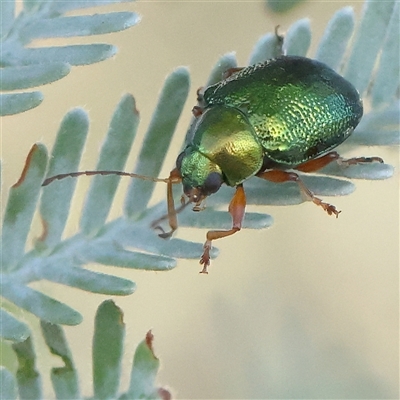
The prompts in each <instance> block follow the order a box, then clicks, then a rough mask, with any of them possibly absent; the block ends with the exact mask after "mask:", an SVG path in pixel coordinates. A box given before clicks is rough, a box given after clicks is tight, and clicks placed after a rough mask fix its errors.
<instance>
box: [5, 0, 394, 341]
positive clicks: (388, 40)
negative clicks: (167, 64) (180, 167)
mask: <svg viewBox="0 0 400 400" xmlns="http://www.w3.org/2000/svg"><path fill="white" fill-rule="evenodd" d="M382 7H383V9H381V8H382ZM386 8H388V9H386ZM388 10H390V12H389V11H388ZM371 13H372V14H374V15H375V19H377V18H382V19H383V20H384V23H383V22H382V21H378V22H377V23H379V25H380V26H385V32H384V34H383V39H382V40H381V41H380V42H379V43H380V47H379V49H378V50H377V51H374V52H369V51H366V50H364V52H365V53H363V54H362V57H361V58H362V59H364V60H365V59H368V58H369V57H372V58H373V60H372V61H371V60H369V61H368V64H372V65H374V69H373V70H372V72H371V71H369V74H368V78H367V81H368V82H369V83H368V85H367V86H365V83H364V81H365V77H364V78H363V79H362V80H361V81H360V82H359V81H358V78H357V79H356V80H355V81H353V83H354V84H356V85H360V86H358V87H359V89H360V90H361V91H362V94H363V97H364V99H365V100H366V104H368V103H369V102H370V99H371V97H372V98H376V100H375V101H372V103H373V107H372V109H371V110H370V111H369V112H368V113H367V114H366V115H365V117H364V118H363V121H362V122H361V124H360V125H359V127H358V128H357V129H356V131H355V133H354V135H352V137H351V138H350V139H349V140H348V141H346V143H345V146H343V147H342V149H346V148H349V147H351V146H353V147H354V146H357V147H358V146H360V145H367V146H370V145H395V144H398V143H399V126H398V115H399V99H398V97H397V93H398V92H397V91H396V90H384V91H380V89H379V88H376V84H375V85H374V81H375V72H374V71H378V72H377V74H378V76H382V75H385V76H386V75H388V76H390V79H391V81H392V82H399V68H392V65H395V66H396V65H398V59H395V56H396V54H394V55H393V54H392V53H391V51H392V50H393V46H394V44H393V43H397V44H398V41H399V37H398V35H396V29H395V28H396V26H397V25H396V24H398V13H399V8H398V4H396V5H395V4H394V2H373V1H371V2H367V3H366V7H365V10H364V14H363V15H364V17H363V18H368V16H369V15H371ZM396 18H397V19H396ZM354 21H355V18H354V13H353V11H352V10H351V9H349V8H344V9H342V10H340V11H339V12H338V13H337V14H336V15H335V16H334V17H333V19H332V21H331V23H330V24H329V25H328V28H327V30H326V32H325V34H324V37H323V40H322V42H321V46H320V47H319V49H318V51H317V58H319V59H322V60H324V61H325V62H327V63H328V64H330V65H331V66H332V67H334V68H335V69H337V70H339V71H345V73H346V71H351V69H352V68H354V66H350V64H351V63H355V62H357V60H356V59H355V58H354V56H352V54H353V52H354V51H355V52H360V51H361V50H359V48H363V49H365V46H364V45H363V44H359V43H360V41H359V40H358V39H357V37H359V34H357V32H358V31H356V32H355V33H354V27H355V26H356V24H355V22H354ZM362 21H363V20H362ZM362 21H361V23H360V24H359V25H360V28H359V29H364V28H363V26H364V25H365V24H364V22H362ZM290 32H292V33H290ZM300 33H301V34H300ZM287 36H289V39H290V37H291V38H292V39H290V40H289V41H288V43H286V44H285V43H284V48H285V49H286V51H287V52H289V53H292V54H303V53H304V52H305V51H306V48H307V47H308V42H309V38H310V36H311V33H310V24H309V22H308V21H307V20H301V21H299V22H297V23H295V24H294V25H293V26H292V27H291V28H289V33H288V35H287ZM352 37H355V38H356V39H355V42H354V44H353V45H352V42H351V38H352ZM296 38H297V39H296ZM277 41H279V38H277V37H276V36H275V35H273V34H271V33H269V34H267V35H266V36H265V37H263V38H261V39H260V41H259V42H258V43H257V44H256V46H255V48H254V51H253V53H252V55H251V58H250V60H251V62H253V61H262V60H263V52H264V50H266V51H265V53H264V57H265V58H270V57H273V56H275V55H277V49H278V48H279V46H278V45H277V44H278V43H277ZM350 50H351V51H350ZM330 54H334V55H335V58H331V57H329V55H330ZM378 54H379V57H378ZM235 65H236V60H235V58H234V56H233V55H232V54H228V55H226V56H224V57H222V58H221V59H220V60H219V61H218V63H217V64H216V66H215V67H214V69H213V70H212V72H211V74H210V78H209V81H208V84H211V83H213V82H215V81H218V80H219V79H220V77H221V75H222V73H223V72H224V71H225V70H226V69H227V68H230V67H234V66H235ZM348 74H349V75H348V76H349V77H351V73H350V72H348ZM358 82H359V83H358ZM394 86H396V85H394ZM397 87H398V86H396V89H397ZM188 88H189V75H188V71H187V69H186V68H178V69H177V70H175V71H174V72H173V73H172V74H171V75H170V76H169V77H168V78H167V80H166V83H165V86H164V89H163V91H162V92H161V95H160V101H159V104H158V105H157V107H156V111H155V112H154V115H153V118H152V122H151V124H150V127H149V129H148V132H147V135H146V138H145V140H144V144H143V145H142V151H141V153H140V155H139V156H138V163H137V165H136V169H135V170H134V172H136V173H142V174H146V175H152V176H157V175H158V173H159V171H160V167H161V165H162V163H163V161H164V156H165V154H166V149H167V147H168V144H169V142H170V140H171V137H172V134H173V132H174V129H175V126H176V124H177V121H178V118H179V115H180V112H181V110H182V107H183V104H184V102H185V101H186V97H187V94H188ZM363 88H364V89H363ZM367 88H368V90H367ZM376 93H379V96H378V95H375V97H374V94H376ZM378 99H379V100H378ZM137 124H138V114H137V112H136V108H135V102H134V99H133V98H132V96H130V95H126V96H125V97H124V98H123V99H122V100H121V102H120V104H119V105H118V106H117V108H116V111H115V113H114V116H113V118H112V121H111V123H110V129H109V133H108V136H107V138H106V139H105V141H104V144H103V147H102V150H101V154H100V157H99V161H98V165H97V168H101V169H103V168H106V169H123V168H124V166H125V161H126V157H127V155H128V153H129V149H130V147H131V144H132V142H133V139H134V136H135V132H136V127H137ZM88 129H89V125H88V118H87V115H86V113H85V112H84V111H83V110H80V109H75V110H72V111H71V112H70V113H68V114H67V115H66V117H65V118H64V120H63V122H62V124H61V127H60V130H59V133H58V137H57V140H56V144H55V146H54V149H53V151H52V156H51V162H50V165H49V170H48V176H50V175H54V174H57V173H65V172H71V171H75V170H78V169H79V160H80V155H81V154H82V151H83V146H84V142H85V139H86V135H87V132H88ZM192 134H193V129H192V128H189V130H188V133H187V140H190V138H191V135H192ZM66 138H73V140H71V139H69V140H67V139H66ZM133 143H134V142H133ZM358 152H359V153H360V155H365V153H364V152H365V149H362V148H359V149H358ZM46 160H47V151H46V149H45V148H44V147H43V146H42V145H40V144H38V145H35V146H34V148H33V150H32V152H31V154H30V156H29V157H28V159H27V163H26V166H25V168H24V172H23V174H22V177H21V179H20V181H19V182H18V183H17V184H16V185H14V188H13V189H12V191H11V193H10V198H9V202H8V205H7V209H6V213H5V217H4V228H3V244H5V245H3V260H4V264H3V270H2V282H3V285H4V287H3V289H2V290H4V292H3V296H4V297H5V298H7V299H8V300H9V301H11V302H13V303H15V304H17V305H18V306H19V307H21V308H23V309H25V310H28V311H29V312H32V313H33V314H35V315H37V316H38V317H40V318H41V319H43V320H44V321H47V322H49V323H57V324H76V323H79V322H80V319H81V317H80V315H79V314H78V313H77V312H76V311H75V310H72V309H70V308H69V307H68V306H66V305H65V304H61V303H59V302H57V301H55V300H53V299H51V298H48V297H46V296H44V295H43V294H41V293H39V292H37V291H35V290H33V289H30V288H28V287H27V286H26V285H27V284H28V283H30V282H33V281H37V280H40V279H44V280H48V281H52V282H57V283H61V284H64V285H68V286H72V287H76V288H80V289H82V290H86V291H90V292H96V293H104V294H114V295H126V294H129V293H132V292H133V291H134V289H135V285H134V283H133V282H131V281H128V280H126V279H121V278H117V277H114V276H111V275H106V274H100V273H97V272H93V271H89V270H86V269H84V268H83V267H84V266H85V265H86V264H87V263H89V262H97V263H100V264H104V265H112V266H118V267H124V268H135V269H148V270H157V271H166V270H169V269H171V268H173V267H174V266H175V265H176V258H198V257H199V255H200V254H201V253H202V244H200V243H192V242H189V241H186V240H180V239H172V240H169V241H165V240H162V239H160V238H159V237H158V236H157V234H156V233H155V232H154V231H153V230H152V229H151V228H150V225H151V222H152V221H154V220H155V219H157V218H159V217H160V216H162V215H163V214H164V213H165V204H159V205H157V206H155V207H152V208H148V200H149V198H150V196H151V193H152V190H153V185H152V184H148V183H147V182H141V181H134V180H133V181H132V183H131V186H130V187H129V189H128V191H127V194H126V197H125V207H124V210H123V214H122V215H121V216H120V217H119V218H117V219H115V220H112V221H107V216H108V213H109V210H110V207H111V204H112V201H113V197H114V194H115V190H116V187H117V185H118V182H119V179H120V178H119V177H116V176H108V177H96V178H94V179H93V181H92V183H91V188H90V190H89V193H88V197H87V200H86V205H85V206H84V208H83V211H82V214H81V222H80V227H79V232H77V233H76V235H74V236H72V237H70V238H67V239H66V240H62V239H61V238H62V234H63V231H64V227H65V223H66V219H67V216H68V214H69V212H70V208H69V207H70V201H71V197H72V195H73V192H74V188H75V185H76V180H75V179H72V178H70V179H65V180H62V181H59V182H54V183H52V184H51V185H49V186H48V187H45V188H44V189H43V192H42V198H41V205H40V215H41V216H42V218H43V235H42V236H41V237H40V238H38V239H37V241H36V244H35V248H34V249H33V250H32V251H30V252H29V253H27V254H25V253H24V248H25V242H26V237H27V233H28V231H29V227H30V223H31V220H32V216H33V213H34V211H35V207H36V204H37V201H38V196H39V193H40V190H41V189H40V185H41V183H42V181H43V179H44V177H45V164H46ZM392 173H393V168H392V167H391V166H390V165H387V164H379V163H376V164H370V165H356V166H350V167H348V168H344V167H339V166H334V165H331V166H328V167H326V168H325V169H324V170H323V171H319V173H318V174H315V175H306V176H304V177H303V179H304V181H305V182H306V184H307V185H308V187H310V189H311V190H312V191H313V192H315V193H316V194H321V195H326V196H328V195H329V196H340V195H345V194H349V193H351V192H352V191H353V190H354V184H353V183H352V182H351V181H349V180H348V178H359V179H385V178H388V177H390V176H391V175H392ZM246 193H247V201H248V204H260V205H287V204H299V203H301V202H302V201H303V199H302V198H301V195H300V192H299V190H298V187H297V185H295V184H291V183H287V184H273V183H270V182H264V181H261V180H257V179H250V180H249V182H246ZM231 196H232V189H231V188H227V187H225V188H223V189H221V190H220V191H219V192H218V194H216V195H214V196H211V197H210V199H209V201H208V203H207V206H208V208H207V210H206V211H204V212H202V213H197V214H194V213H191V212H190V210H184V211H183V212H182V213H181V214H180V215H179V222H180V225H181V226H192V227H196V226H197V227H201V228H228V227H230V224H231V221H230V216H229V214H228V213H227V212H222V211H220V210H219V209H221V208H223V209H226V208H227V205H228V203H229V201H230V198H231ZM74 212H75V210H74ZM271 224H272V218H271V217H270V216H269V215H266V214H263V213H251V212H249V213H246V218H245V223H244V227H245V228H246V227H249V228H256V229H259V228H265V227H268V226H270V225H271ZM215 254H216V250H215V249H214V254H213V255H215ZM8 315H9V314H8ZM7 321H8V322H7ZM3 325H4V326H3V327H2V329H3V331H2V332H3V333H2V334H3V335H4V336H7V337H9V338H10V337H11V338H15V339H14V340H23V338H26V334H27V332H26V326H25V325H24V324H22V323H21V324H18V323H17V320H16V319H15V318H14V317H12V318H9V317H7V318H6V324H3Z"/></svg>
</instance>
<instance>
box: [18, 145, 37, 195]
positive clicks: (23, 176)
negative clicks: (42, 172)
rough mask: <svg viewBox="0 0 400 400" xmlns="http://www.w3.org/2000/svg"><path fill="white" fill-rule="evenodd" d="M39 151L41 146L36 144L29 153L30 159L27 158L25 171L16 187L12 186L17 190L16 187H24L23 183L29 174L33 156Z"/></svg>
mask: <svg viewBox="0 0 400 400" xmlns="http://www.w3.org/2000/svg"><path fill="white" fill-rule="evenodd" d="M38 149H39V146H38V145H37V144H34V145H33V146H32V147H31V150H30V151H29V154H28V157H26V161H25V165H24V169H23V170H22V174H21V176H20V177H19V179H18V181H17V182H16V183H14V185H13V186H12V187H13V188H16V187H18V186H20V185H22V183H23V182H24V180H25V177H26V174H27V173H28V170H29V167H30V165H31V162H32V158H33V155H34V154H35V152H36V151H37V150H38Z"/></svg>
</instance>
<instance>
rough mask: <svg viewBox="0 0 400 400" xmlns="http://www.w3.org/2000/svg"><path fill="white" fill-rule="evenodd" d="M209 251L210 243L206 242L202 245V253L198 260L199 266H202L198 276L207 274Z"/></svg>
mask: <svg viewBox="0 0 400 400" xmlns="http://www.w3.org/2000/svg"><path fill="white" fill-rule="evenodd" d="M210 249H211V242H209V241H208V240H207V242H206V243H205V244H204V252H203V254H202V256H201V258H200V265H202V266H203V269H202V270H201V271H200V274H208V271H207V268H208V266H209V265H210Z"/></svg>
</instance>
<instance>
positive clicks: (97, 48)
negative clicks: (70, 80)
mask: <svg viewBox="0 0 400 400" xmlns="http://www.w3.org/2000/svg"><path fill="white" fill-rule="evenodd" d="M116 52H117V48H116V47H114V46H112V45H110V44H77V45H71V46H62V47H61V46H59V47H41V48H36V49H23V50H21V51H20V52H15V53H16V54H15V55H16V57H17V58H18V61H19V63H20V64H21V65H30V64H45V63H53V62H62V63H68V64H71V65H87V64H93V63H96V62H99V61H104V60H106V59H107V58H110V57H112V56H114V55H115V54H116Z"/></svg>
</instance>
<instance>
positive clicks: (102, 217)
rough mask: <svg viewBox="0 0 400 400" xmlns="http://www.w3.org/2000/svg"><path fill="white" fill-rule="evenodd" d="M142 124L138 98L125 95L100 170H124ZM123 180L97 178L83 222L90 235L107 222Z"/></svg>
mask: <svg viewBox="0 0 400 400" xmlns="http://www.w3.org/2000/svg"><path fill="white" fill-rule="evenodd" d="M138 124H139V112H138V111H137V110H136V104H135V99H134V98H133V96H132V95H125V96H124V97H123V98H122V99H121V101H120V103H119V104H118V106H117V108H116V109H115V111H114V115H113V117H112V120H111V123H110V127H109V130H108V134H107V138H106V140H105V141H104V143H103V146H102V148H101V152H100V157H99V161H98V163H97V166H96V170H98V171H105V170H114V171H123V170H124V167H125V163H126V159H127V158H128V155H129V151H130V149H131V147H132V142H133V139H134V137H135V135H136V130H137V127H138ZM119 181H120V177H119V176H95V177H94V178H93V181H92V182H91V186H90V190H89V193H88V196H87V199H86V203H85V207H84V209H83V212H82V219H81V222H80V226H81V230H82V231H83V232H84V233H85V234H86V235H88V236H92V235H95V234H96V233H97V232H98V231H99V229H100V228H101V227H102V226H103V225H104V224H105V221H106V218H107V215H108V213H109V211H110V208H111V205H112V201H113V199H114V196H115V192H116V190H117V187H118V183H119Z"/></svg>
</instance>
